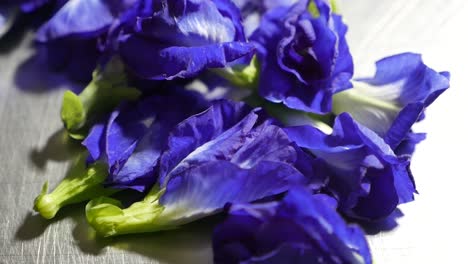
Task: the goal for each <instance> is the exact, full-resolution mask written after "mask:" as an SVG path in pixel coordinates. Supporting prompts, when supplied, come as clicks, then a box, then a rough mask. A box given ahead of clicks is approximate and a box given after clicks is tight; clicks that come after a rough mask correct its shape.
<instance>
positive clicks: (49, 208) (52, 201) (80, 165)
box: [34, 153, 116, 219]
mask: <svg viewBox="0 0 468 264" xmlns="http://www.w3.org/2000/svg"><path fill="white" fill-rule="evenodd" d="M86 156H87V153H82V155H80V156H79V158H78V159H77V161H76V162H75V164H74V165H73V166H72V168H71V170H70V171H69V173H68V175H67V177H66V178H65V179H63V180H62V182H60V184H59V185H58V186H57V187H56V188H55V189H54V190H53V191H52V192H51V193H48V182H47V181H46V182H45V183H44V185H43V186H42V190H41V193H40V194H39V195H38V196H37V198H36V199H35V200H34V210H36V211H37V212H39V213H40V214H41V215H42V216H43V217H44V218H46V219H51V218H53V217H54V216H55V215H56V214H57V212H58V210H59V209H60V208H62V207H63V206H65V205H68V204H74V203H79V202H83V201H87V200H90V199H92V198H95V197H99V196H102V195H110V194H112V193H114V192H116V190H113V189H109V188H104V187H103V186H102V185H101V183H102V182H103V181H104V180H105V179H106V177H107V166H106V165H105V164H104V163H99V162H97V163H94V164H92V165H90V166H86Z"/></svg>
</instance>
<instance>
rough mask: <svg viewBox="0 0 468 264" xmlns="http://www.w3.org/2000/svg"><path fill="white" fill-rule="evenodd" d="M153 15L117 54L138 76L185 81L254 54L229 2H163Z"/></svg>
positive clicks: (123, 42)
mask: <svg viewBox="0 0 468 264" xmlns="http://www.w3.org/2000/svg"><path fill="white" fill-rule="evenodd" d="M152 11H153V13H152V15H151V16H138V18H137V19H136V23H135V25H134V27H133V30H130V32H126V33H125V34H124V35H123V36H122V37H120V38H119V44H118V46H119V53H120V55H121V56H122V58H123V60H124V61H125V63H126V64H127V65H128V67H129V69H130V70H131V71H132V72H133V73H135V74H136V75H137V76H139V77H142V78H145V79H154V80H171V79H174V78H189V77H193V76H196V75H197V74H199V73H200V72H201V71H202V70H204V69H207V68H224V67H226V66H228V64H230V63H234V62H235V61H236V60H238V59H240V58H243V57H246V58H248V59H249V58H250V57H251V56H252V55H253V52H254V47H253V45H252V44H250V43H247V42H246V41H245V36H244V32H243V28H242V25H241V20H240V19H241V17H240V13H239V10H238V9H237V7H236V6H235V5H234V4H232V3H231V2H230V1H228V0H216V1H208V0H202V1H194V0H188V1H182V0H176V1H173V2H171V4H168V3H165V1H163V2H161V3H157V4H154V5H153V6H152Z"/></svg>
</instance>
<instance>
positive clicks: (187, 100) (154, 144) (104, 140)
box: [83, 88, 208, 191]
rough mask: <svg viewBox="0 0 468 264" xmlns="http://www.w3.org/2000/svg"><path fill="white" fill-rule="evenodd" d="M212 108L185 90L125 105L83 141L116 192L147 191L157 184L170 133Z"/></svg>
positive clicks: (95, 127)
mask: <svg viewBox="0 0 468 264" xmlns="http://www.w3.org/2000/svg"><path fill="white" fill-rule="evenodd" d="M207 107H208V105H207V103H206V101H205V100H204V99H203V98H202V97H201V95H199V94H197V93H195V92H187V91H185V90H182V89H175V88H174V89H171V92H170V93H169V94H165V95H154V96H151V97H149V98H144V99H141V100H139V101H137V102H134V103H123V104H121V105H120V106H119V107H117V109H115V110H114V111H113V112H112V113H111V114H110V116H109V118H108V119H107V120H105V121H104V122H100V123H98V124H96V125H94V126H93V128H92V129H91V130H90V133H89V135H88V136H87V137H86V139H85V140H84V141H83V145H84V146H86V148H87V149H88V151H89V153H90V160H89V161H90V162H96V161H99V160H100V161H103V162H105V163H106V164H107V166H108V173H109V176H108V178H107V179H106V181H105V182H104V184H105V185H106V186H110V187H112V188H115V189H126V188H130V189H134V190H137V191H144V190H145V189H147V188H151V186H152V185H153V184H154V183H155V182H156V177H155V174H156V169H157V164H158V162H159V158H160V156H161V153H162V151H163V149H164V148H165V147H166V144H167V139H168V136H169V132H170V131H171V130H172V129H173V128H174V127H175V125H177V124H178V123H179V122H181V121H182V120H184V119H186V118H187V117H189V116H191V115H193V114H195V113H198V112H200V111H202V110H205V109H206V108H207Z"/></svg>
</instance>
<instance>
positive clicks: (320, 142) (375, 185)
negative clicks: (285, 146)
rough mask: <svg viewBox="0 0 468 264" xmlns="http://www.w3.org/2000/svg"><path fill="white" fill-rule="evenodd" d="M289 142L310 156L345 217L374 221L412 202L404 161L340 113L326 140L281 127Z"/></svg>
mask: <svg viewBox="0 0 468 264" xmlns="http://www.w3.org/2000/svg"><path fill="white" fill-rule="evenodd" d="M285 131H286V133H287V134H288V136H289V138H290V139H291V140H293V141H294V142H296V143H297V144H298V146H300V147H302V148H303V149H304V150H306V151H308V152H309V153H311V154H313V155H314V156H315V157H316V159H317V161H316V162H317V163H320V162H321V163H323V166H319V165H317V164H316V165H315V166H316V167H317V168H320V169H321V170H322V171H321V173H322V174H326V175H329V180H330V183H329V185H328V186H327V187H326V189H328V190H329V191H330V192H331V193H333V195H334V196H335V197H336V198H337V200H338V202H339V203H338V204H339V208H340V210H341V211H342V212H344V213H345V214H347V215H348V216H351V217H355V218H360V219H366V220H375V219H380V218H384V217H386V216H388V215H390V214H391V213H392V212H393V211H394V210H395V208H396V206H397V205H398V204H399V203H405V202H409V201H411V200H413V193H414V192H415V187H414V182H413V179H412V177H411V175H410V174H409V172H408V170H407V167H408V166H409V162H408V161H407V159H406V158H401V157H397V156H396V155H395V153H394V152H393V151H392V149H391V148H390V146H389V145H388V144H386V143H385V142H384V140H383V139H382V138H380V137H379V136H378V135H377V134H375V133H374V132H373V131H371V130H370V129H368V128H366V127H365V126H362V125H360V124H359V123H357V122H356V121H354V120H353V119H352V118H351V116H350V115H349V114H346V113H343V114H341V115H339V116H338V117H337V118H336V119H335V125H334V127H333V133H332V134H330V135H328V134H325V133H323V132H322V131H320V130H319V129H317V128H314V127H311V126H298V127H289V128H285Z"/></svg>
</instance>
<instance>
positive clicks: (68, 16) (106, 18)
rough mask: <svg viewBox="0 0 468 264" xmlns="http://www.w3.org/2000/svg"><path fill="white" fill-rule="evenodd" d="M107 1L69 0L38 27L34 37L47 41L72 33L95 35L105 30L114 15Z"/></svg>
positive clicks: (87, 35)
mask: <svg viewBox="0 0 468 264" xmlns="http://www.w3.org/2000/svg"><path fill="white" fill-rule="evenodd" d="M108 2H109V1H106V0H69V1H68V2H67V3H65V5H64V6H62V7H61V8H60V9H59V10H58V11H57V13H56V14H55V15H54V16H53V17H52V18H51V19H50V20H49V21H47V22H46V23H45V24H44V25H42V26H41V28H39V30H38V32H37V35H36V39H37V40H38V41H40V42H47V41H50V40H53V39H59V38H63V37H68V36H72V35H80V36H82V37H83V36H86V37H90V36H97V35H99V34H101V33H102V32H103V31H104V30H106V29H107V28H108V27H109V26H110V24H111V23H112V21H113V20H114V16H113V14H112V12H111V7H110V3H108Z"/></svg>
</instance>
